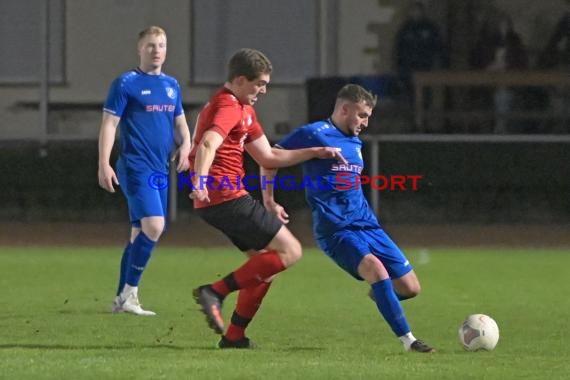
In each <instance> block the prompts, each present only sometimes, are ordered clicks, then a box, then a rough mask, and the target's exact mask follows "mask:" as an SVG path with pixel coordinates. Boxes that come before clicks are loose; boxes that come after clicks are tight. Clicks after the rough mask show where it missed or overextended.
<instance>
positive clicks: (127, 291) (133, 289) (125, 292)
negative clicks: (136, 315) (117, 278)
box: [121, 284, 139, 298]
mask: <svg viewBox="0 0 570 380" xmlns="http://www.w3.org/2000/svg"><path fill="white" fill-rule="evenodd" d="M138 292H139V287H138V286H130V285H129V284H125V287H124V288H123V291H122V293H121V294H123V295H124V296H127V295H129V294H134V295H135V297H136V295H137V294H138ZM125 298H126V297H125Z"/></svg>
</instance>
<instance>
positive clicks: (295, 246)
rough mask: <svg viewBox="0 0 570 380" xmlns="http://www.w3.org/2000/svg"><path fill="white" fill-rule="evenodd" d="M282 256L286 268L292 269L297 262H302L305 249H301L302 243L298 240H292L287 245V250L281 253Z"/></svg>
mask: <svg viewBox="0 0 570 380" xmlns="http://www.w3.org/2000/svg"><path fill="white" fill-rule="evenodd" d="M280 256H281V259H282V260H283V264H284V265H285V266H286V267H290V266H291V265H293V264H295V263H296V262H297V261H299V260H301V257H303V248H302V247H301V243H300V242H299V241H298V240H297V239H292V241H291V242H290V243H289V244H288V245H287V248H285V249H284V250H283V251H282V252H280Z"/></svg>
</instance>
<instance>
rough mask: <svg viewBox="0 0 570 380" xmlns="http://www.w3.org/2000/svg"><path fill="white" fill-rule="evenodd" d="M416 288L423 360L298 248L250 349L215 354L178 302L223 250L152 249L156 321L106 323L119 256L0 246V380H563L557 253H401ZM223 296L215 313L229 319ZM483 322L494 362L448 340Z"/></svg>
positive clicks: (352, 289) (324, 262)
mask: <svg viewBox="0 0 570 380" xmlns="http://www.w3.org/2000/svg"><path fill="white" fill-rule="evenodd" d="M407 253H408V257H409V259H410V261H411V262H412V263H413V264H414V266H415V269H416V271H417V272H418V275H419V277H420V281H421V283H422V285H423V292H422V294H421V295H420V296H419V297H417V298H415V299H412V300H408V301H405V302H404V308H405V310H406V314H407V316H408V319H409V321H410V324H411V326H412V331H413V332H414V334H415V335H416V336H417V337H420V338H422V339H424V340H425V341H426V342H429V343H430V344H432V345H434V346H435V347H436V348H437V349H438V352H437V353H436V354H433V355H422V354H409V353H404V352H403V349H402V347H401V345H400V343H399V341H398V340H397V339H396V338H395V337H394V336H393V335H392V333H391V331H390V330H389V328H388V326H387V325H386V323H385V322H384V320H383V319H382V318H381V317H380V316H379V314H378V312H377V310H376V307H375V305H374V304H373V303H372V302H371V301H370V300H369V299H368V298H367V297H366V291H367V287H366V285H365V284H364V283H360V282H357V281H354V280H353V279H352V278H350V277H349V276H347V275H346V274H345V273H343V272H341V270H340V269H338V268H337V267H336V266H335V265H334V264H333V263H332V262H331V261H329V259H328V258H326V257H325V256H324V255H323V254H322V253H320V252H318V251H317V250H314V249H306V252H305V257H304V258H303V260H302V261H301V262H300V263H299V264H298V265H296V266H295V267H294V268H291V270H289V271H287V272H285V273H283V274H282V275H281V276H280V277H279V278H278V279H277V280H276V281H275V283H274V285H273V287H272V289H271V291H270V293H269V295H268V297H267V298H266V300H265V303H264V305H263V307H262V309H261V310H260V312H259V313H258V315H257V318H256V320H255V321H254V322H253V323H252V325H251V326H250V328H249V330H248V331H249V336H250V337H251V338H252V340H254V341H255V342H256V343H257V344H258V346H259V348H258V349H257V350H253V351H238V350H225V351H222V350H219V349H216V348H215V344H216V342H217V340H218V337H217V336H216V335H215V334H213V333H212V332H211V331H210V330H209V329H208V328H207V327H206V323H205V321H204V319H203V316H202V314H201V313H199V311H198V308H197V305H195V304H194V302H193V300H192V297H191V289H192V288H193V287H195V286H196V285H200V284H202V283H204V282H208V281H211V280H213V279H215V278H216V277H217V276H221V275H225V274H226V273H227V272H229V271H230V270H231V269H233V268H234V267H235V266H237V265H238V264H239V263H241V262H242V261H243V257H242V256H241V255H240V254H239V253H237V252H236V251H235V250H233V249H225V248H223V249H199V248H188V249H182V248H170V247H160V246H159V248H158V249H157V251H156V252H155V255H154V256H153V258H152V260H151V262H150V266H149V267H148V270H147V272H146V273H145V276H144V278H143V281H142V283H141V292H140V296H141V301H142V302H143V304H144V305H145V307H146V308H149V309H151V310H154V311H156V312H157V313H158V316H156V317H136V316H132V315H125V314H120V315H112V314H110V313H109V306H110V302H111V300H112V298H113V295H114V291H115V283H116V277H117V271H118V268H117V267H118V263H119V259H120V248H116V249H111V248H107V247H102V248H79V247H78V248H73V249H72V248H8V247H3V248H0V289H1V290H0V310H1V311H0V379H108V378H121V379H137V380H139V379H200V380H201V379H287V380H291V379H398V380H400V379H501V380H507V379H568V378H570V350H569V349H568V347H569V340H568V338H569V334H568V320H569V319H570V278H569V277H570V276H569V274H570V272H569V269H568V268H570V252H568V251H563V250H543V249H535V250H530V249H528V250H522V249H521V250H515V249H499V248H497V249H493V250H491V249H487V250H482V249H481V250H478V249H464V250H451V249H447V250H444V249H433V250H429V251H426V250H423V251H422V250H409V251H408V252H407ZM234 302H235V297H233V296H230V297H229V298H228V300H227V301H226V304H225V309H224V312H225V316H226V319H227V318H228V317H229V315H230V313H231V310H232V306H233V304H234ZM470 313H485V314H489V315H491V316H492V317H493V318H495V319H496V321H497V322H498V324H499V328H500V330H501V338H500V340H499V344H498V346H497V348H496V349H495V351H492V352H475V353H473V352H465V351H463V349H462V348H461V347H460V345H459V343H458V340H457V329H458V327H459V324H460V323H461V321H462V320H463V318H464V317H465V316H466V315H467V314H470Z"/></svg>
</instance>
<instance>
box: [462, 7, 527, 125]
mask: <svg viewBox="0 0 570 380" xmlns="http://www.w3.org/2000/svg"><path fill="white" fill-rule="evenodd" d="M470 63H471V67H472V68H474V69H479V70H493V71H505V70H523V69H527V68H528V54H527V52H526V49H525V47H524V44H523V42H522V39H521V37H520V35H519V34H518V33H517V32H516V31H515V29H514V27H513V22H512V20H511V18H510V17H509V16H507V15H505V14H501V15H499V17H498V19H496V20H495V18H494V17H488V18H487V19H486V20H485V21H484V23H483V25H482V27H481V30H480V33H479V36H478V39H477V41H476V43H475V47H474V48H473V50H472V52H471V59H470ZM473 94H474V95H475V97H476V99H475V104H478V105H479V106H481V107H483V108H485V107H490V106H491V104H492V107H494V110H495V128H494V131H495V132H497V133H504V132H506V131H507V118H506V115H507V114H508V113H509V112H511V111H512V110H513V108H514V103H515V96H516V95H517V93H516V92H515V91H514V90H513V89H511V88H508V87H504V86H499V87H497V88H496V89H494V90H488V89H483V90H474V91H473Z"/></svg>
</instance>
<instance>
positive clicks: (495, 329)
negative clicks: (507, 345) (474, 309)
mask: <svg viewBox="0 0 570 380" xmlns="http://www.w3.org/2000/svg"><path fill="white" fill-rule="evenodd" d="M498 341H499V326H497V322H495V320H494V319H493V318H491V317H489V316H488V315H485V314H472V315H470V316H468V317H467V318H466V319H465V321H464V322H463V323H462V324H461V326H460V327H459V342H460V343H461V344H462V345H463V348H465V349H466V350H467V351H477V350H486V351H491V350H493V349H494V348H495V346H496V345H497V342H498Z"/></svg>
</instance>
